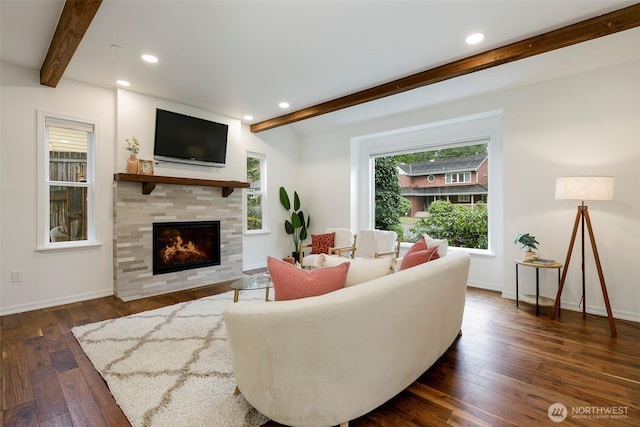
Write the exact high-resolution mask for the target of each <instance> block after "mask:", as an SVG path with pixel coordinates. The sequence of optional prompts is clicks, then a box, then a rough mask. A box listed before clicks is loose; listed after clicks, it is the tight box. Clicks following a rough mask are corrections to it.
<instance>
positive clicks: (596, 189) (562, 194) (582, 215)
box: [551, 176, 618, 337]
mask: <svg viewBox="0 0 640 427" xmlns="http://www.w3.org/2000/svg"><path fill="white" fill-rule="evenodd" d="M614 185H615V178H614V177H612V176H560V177H558V178H557V179H556V200H580V201H581V204H580V205H578V213H577V214H576V220H575V222H574V224H573V233H572V234H571V242H570V243H569V250H568V251H567V258H566V261H565V262H564V270H563V271H562V279H560V285H559V286H558V295H556V302H555V305H554V306H553V313H552V314H551V320H555V319H556V313H557V311H558V307H559V305H560V297H561V296H562V289H563V288H564V281H565V279H566V277H567V271H569V262H570V261H571V253H572V252H573V244H574V243H575V241H576V233H577V231H578V224H580V225H581V227H580V228H581V229H580V235H581V249H582V251H581V252H582V317H586V316H587V300H586V295H585V275H584V265H585V264H584V224H585V222H586V224H587V229H588V230H589V237H590V241H591V249H593V257H594V258H595V261H596V268H597V270H598V277H599V278H600V287H601V288H602V296H603V297H604V304H605V306H606V308H607V317H608V318H609V328H610V329H611V336H612V337H616V336H617V335H618V333H617V331H616V325H615V323H614V322H613V314H612V312H611V304H610V303H609V295H608V294H607V285H606V284H605V283H604V274H603V273H602V265H601V264H600V257H599V256H598V248H597V247H596V238H595V236H594V235H593V228H592V227H591V219H590V217H589V209H588V206H585V205H584V201H585V200H613V189H614Z"/></svg>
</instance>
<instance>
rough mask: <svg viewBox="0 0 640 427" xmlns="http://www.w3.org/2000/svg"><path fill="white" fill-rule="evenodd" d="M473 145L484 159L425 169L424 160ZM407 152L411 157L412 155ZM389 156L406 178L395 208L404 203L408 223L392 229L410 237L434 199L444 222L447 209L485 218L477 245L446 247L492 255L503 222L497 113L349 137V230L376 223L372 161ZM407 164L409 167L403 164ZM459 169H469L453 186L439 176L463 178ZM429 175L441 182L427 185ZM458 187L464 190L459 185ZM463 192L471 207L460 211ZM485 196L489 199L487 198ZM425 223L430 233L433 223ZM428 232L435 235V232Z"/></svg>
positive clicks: (401, 177) (497, 248)
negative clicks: (483, 148)
mask: <svg viewBox="0 0 640 427" xmlns="http://www.w3.org/2000/svg"><path fill="white" fill-rule="evenodd" d="M478 144H486V156H483V157H485V158H486V161H484V162H481V163H479V164H478V163H477V162H473V165H472V166H470V165H469V164H468V162H467V161H466V160H467V159H465V160H464V162H457V161H456V159H452V160H451V163H450V164H448V165H447V167H450V169H455V170H448V171H447V170H446V169H440V170H441V172H437V171H435V173H434V172H431V170H432V169H433V168H432V166H430V165H429V163H430V162H431V161H432V160H433V161H434V162H435V163H436V164H437V163H439V160H440V159H444V158H446V157H449V158H451V157H462V156H460V155H459V154H455V156H452V154H454V153H455V152H456V151H458V150H460V151H466V150H468V148H469V147H471V146H474V145H478ZM445 151H446V152H445ZM477 154H480V153H477ZM403 156H404V157H403ZM411 156H414V158H413V159H412V158H411ZM389 157H395V158H396V160H397V163H398V169H397V175H398V176H399V180H400V181H403V180H405V181H406V180H410V181H411V182H408V183H407V182H404V183H401V185H400V187H401V191H402V196H403V197H402V198H400V199H399V206H401V208H402V209H400V211H403V212H404V211H406V210H407V206H409V209H410V211H411V214H410V216H411V217H412V218H410V219H411V221H410V222H411V223H409V224H400V225H401V226H400V227H397V226H394V227H393V229H394V230H397V231H398V232H400V233H406V235H405V241H407V240H411V238H412V237H414V238H415V237H416V236H415V233H413V235H412V233H411V231H410V229H411V228H414V227H415V224H413V223H415V222H418V221H421V220H422V219H423V218H426V217H431V218H432V219H435V218H434V216H433V215H431V214H429V213H427V212H426V211H427V210H428V209H429V206H430V205H431V204H433V203H436V202H437V203H438V204H439V206H438V209H437V213H438V214H440V215H441V216H444V218H443V219H445V220H446V219H447V213H448V212H449V210H451V211H452V212H453V213H456V214H457V213H461V214H462V215H461V216H462V217H464V214H470V215H471V216H472V217H473V218H477V217H484V218H485V219H484V222H483V223H482V224H483V227H485V226H486V228H485V230H483V232H482V233H481V234H482V235H483V236H484V238H482V237H480V238H479V239H478V241H479V242H480V243H481V245H477V246H476V245H473V244H471V245H470V244H467V243H466V242H457V241H454V242H453V244H452V243H451V242H450V246H452V247H453V246H456V247H460V248H467V249H466V250H468V251H470V252H474V253H476V252H477V253H480V254H494V253H496V252H498V251H500V250H501V247H502V229H501V226H500V224H502V221H503V217H502V204H503V199H502V192H501V191H499V189H500V188H502V185H503V179H502V111H500V110H497V111H490V112H486V113H479V114H474V115H470V116H465V117H459V118H453V119H447V120H443V121H440V122H431V123H425V124H421V125H416V126H411V127H406V128H400V129H393V130H385V131H382V132H379V133H375V134H370V135H363V136H357V137H353V138H351V170H352V181H351V191H352V200H353V203H352V209H353V215H352V217H351V228H353V229H365V228H373V227H375V226H376V225H377V223H378V222H379V221H378V219H379V218H378V213H379V212H380V209H381V207H378V204H379V203H378V201H379V200H376V199H377V192H378V189H377V188H376V186H377V185H378V182H377V181H378V177H377V176H376V175H377V169H376V165H377V164H378V163H379V162H378V159H381V158H389ZM407 157H409V158H407ZM415 162H423V163H424V164H422V165H417V164H412V163H415ZM410 164H411V166H409V165H410ZM434 166H435V165H434ZM389 169H391V168H389ZM460 171H469V173H470V176H469V177H468V178H469V181H468V182H465V183H458V185H447V184H445V182H444V178H445V174H447V173H449V174H451V175H454V174H455V175H456V177H455V179H456V180H459V181H460V180H461V179H462V180H464V179H465V177H464V173H466V172H460ZM429 173H431V174H434V175H436V180H435V181H436V183H438V182H440V183H441V184H439V185H435V186H434V184H428V185H427V183H428V174H429ZM459 173H462V174H463V175H462V177H459V176H458V174H459ZM419 175H422V176H419ZM425 175H426V176H425ZM440 180H442V181H440ZM387 181H389V182H391V181H390V180H387ZM460 186H463V187H465V188H464V189H461V188H460ZM466 194H468V195H470V202H468V203H466V205H467V206H468V207H470V208H473V210H472V211H470V210H465V206H463V205H462V204H461V203H460V201H459V200H458V196H460V195H466ZM489 194H491V197H488V195H489ZM383 196H384V197H386V196H389V197H390V196H391V195H385V194H383ZM384 197H383V198H384ZM403 199H404V201H403ZM406 201H408V202H409V203H407V202H406ZM442 202H445V203H446V205H442ZM480 202H483V203H480ZM402 205H404V207H403V206H402ZM382 208H384V207H382ZM434 208H435V207H434ZM383 213H384V211H383ZM434 213H436V212H434ZM445 222H446V221H445ZM425 225H429V224H428V223H427V224H425ZM431 225H432V226H433V227H434V231H435V228H437V227H436V226H437V225H438V224H431ZM429 234H432V235H435V233H429ZM447 238H448V236H447ZM453 240H458V239H457V238H456V239H453ZM408 246H409V243H403V247H408Z"/></svg>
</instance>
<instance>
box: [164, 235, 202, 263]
mask: <svg viewBox="0 0 640 427" xmlns="http://www.w3.org/2000/svg"><path fill="white" fill-rule="evenodd" d="M170 242H171V244H169V245H167V246H165V248H164V250H163V251H162V260H163V261H164V263H165V264H170V263H175V262H179V263H184V262H193V261H199V260H203V259H207V255H206V254H205V253H204V252H202V251H201V250H200V249H198V248H197V247H196V245H194V244H193V242H191V241H189V242H187V243H186V244H185V243H183V240H182V237H181V236H180V235H177V236H175V237H173V238H172V239H171V240H170Z"/></svg>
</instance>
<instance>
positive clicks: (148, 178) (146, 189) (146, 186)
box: [113, 173, 249, 197]
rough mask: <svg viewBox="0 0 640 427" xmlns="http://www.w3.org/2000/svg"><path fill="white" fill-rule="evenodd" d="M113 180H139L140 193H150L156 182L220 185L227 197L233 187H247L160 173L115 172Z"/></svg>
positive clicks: (242, 184)
mask: <svg viewBox="0 0 640 427" xmlns="http://www.w3.org/2000/svg"><path fill="white" fill-rule="evenodd" d="M113 180H114V181H124V182H140V183H142V194H151V192H152V191H153V190H154V189H155V188H156V184H174V185H199V186H203V187H221V188H222V197H228V196H229V195H230V194H231V193H233V190H234V189H235V188H248V187H249V183H248V182H241V181H216V180H212V179H196V178H177V177H174V176H160V175H138V174H134V173H116V174H114V175H113Z"/></svg>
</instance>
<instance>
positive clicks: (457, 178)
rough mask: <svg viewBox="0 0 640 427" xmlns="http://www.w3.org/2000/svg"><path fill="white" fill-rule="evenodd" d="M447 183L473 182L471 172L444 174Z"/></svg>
mask: <svg viewBox="0 0 640 427" xmlns="http://www.w3.org/2000/svg"><path fill="white" fill-rule="evenodd" d="M444 182H445V184H461V183H464V182H471V172H461V173H448V174H446V175H445V176H444Z"/></svg>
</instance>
